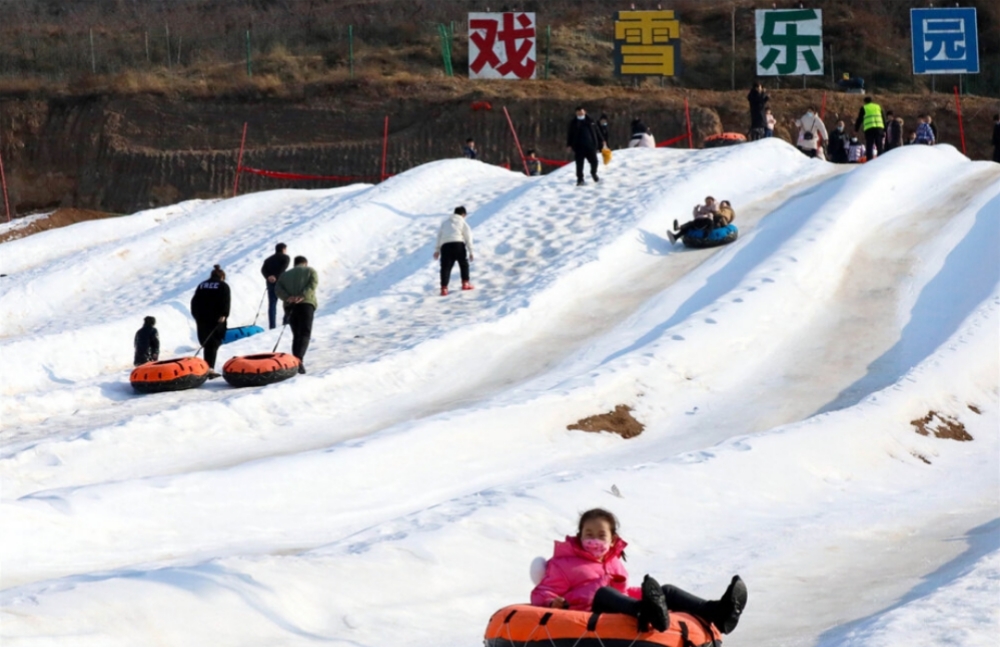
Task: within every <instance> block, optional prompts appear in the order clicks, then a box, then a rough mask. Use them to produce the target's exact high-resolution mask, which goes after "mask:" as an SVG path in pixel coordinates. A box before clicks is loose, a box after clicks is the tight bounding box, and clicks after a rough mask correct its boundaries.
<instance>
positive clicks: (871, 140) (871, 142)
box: [865, 128, 885, 162]
mask: <svg viewBox="0 0 1000 647" xmlns="http://www.w3.org/2000/svg"><path fill="white" fill-rule="evenodd" d="M884 141H885V129H884V128H869V129H868V130H866V131H865V157H866V158H867V159H868V161H869V162H870V161H872V160H873V159H875V158H874V157H872V149H873V148H874V149H875V150H876V151H878V154H879V155H881V154H882V153H883V152H884V151H885V146H884V145H883V142H884Z"/></svg>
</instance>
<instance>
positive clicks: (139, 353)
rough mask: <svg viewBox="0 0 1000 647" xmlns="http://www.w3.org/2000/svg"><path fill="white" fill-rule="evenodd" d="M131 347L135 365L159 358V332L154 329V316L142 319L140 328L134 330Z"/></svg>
mask: <svg viewBox="0 0 1000 647" xmlns="http://www.w3.org/2000/svg"><path fill="white" fill-rule="evenodd" d="M132 347H133V348H134V349H135V358H134V361H133V364H134V365H135V366H141V365H143V364H147V363H149V362H155V361H157V360H158V359H160V333H159V332H157V330H156V317H146V318H145V319H143V320H142V328H140V329H139V330H137V331H136V332H135V337H134V338H133V340H132Z"/></svg>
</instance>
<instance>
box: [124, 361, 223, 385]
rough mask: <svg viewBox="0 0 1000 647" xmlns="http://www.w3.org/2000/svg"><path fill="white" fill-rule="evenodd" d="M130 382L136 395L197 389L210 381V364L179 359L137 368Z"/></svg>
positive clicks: (150, 363) (151, 363) (130, 377)
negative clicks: (206, 381)
mask: <svg viewBox="0 0 1000 647" xmlns="http://www.w3.org/2000/svg"><path fill="white" fill-rule="evenodd" d="M128 379H129V382H131V383H132V388H133V389H135V391H136V393H161V392H164V391H183V390H185V389H195V388H198V387H199V386H201V385H202V384H204V383H205V380H207V379H208V363H207V362H206V361H205V360H203V359H201V358H200V357H179V358H177V359H165V360H163V361H161V362H149V363H148V364H143V365H142V366H137V367H136V368H135V369H134V370H133V371H132V375H130V376H129V378H128Z"/></svg>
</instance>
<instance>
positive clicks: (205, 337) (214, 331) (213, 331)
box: [197, 319, 226, 369]
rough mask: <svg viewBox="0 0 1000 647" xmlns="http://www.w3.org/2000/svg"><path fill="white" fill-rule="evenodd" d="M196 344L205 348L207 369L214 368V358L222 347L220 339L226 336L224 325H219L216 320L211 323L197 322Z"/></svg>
mask: <svg viewBox="0 0 1000 647" xmlns="http://www.w3.org/2000/svg"><path fill="white" fill-rule="evenodd" d="M197 324H198V343H199V344H201V345H202V346H203V347H204V348H205V361H206V362H208V366H209V368H212V369H214V368H215V356H216V354H217V353H218V352H219V346H221V345H222V338H223V337H225V336H226V324H225V323H219V320H218V319H213V320H212V321H198V322H197Z"/></svg>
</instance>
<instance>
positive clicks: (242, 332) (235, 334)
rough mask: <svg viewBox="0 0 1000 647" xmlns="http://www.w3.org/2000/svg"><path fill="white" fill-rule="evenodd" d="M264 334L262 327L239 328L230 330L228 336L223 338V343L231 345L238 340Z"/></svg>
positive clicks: (227, 332)
mask: <svg viewBox="0 0 1000 647" xmlns="http://www.w3.org/2000/svg"><path fill="white" fill-rule="evenodd" d="M262 332H264V329H263V328H261V327H260V326H240V327H239V328H230V329H229V330H227V331H226V336H225V337H223V338H222V343H223V344H230V343H232V342H234V341H236V340H237V339H244V338H246V337H253V336H254V335H256V334H259V333H262Z"/></svg>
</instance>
